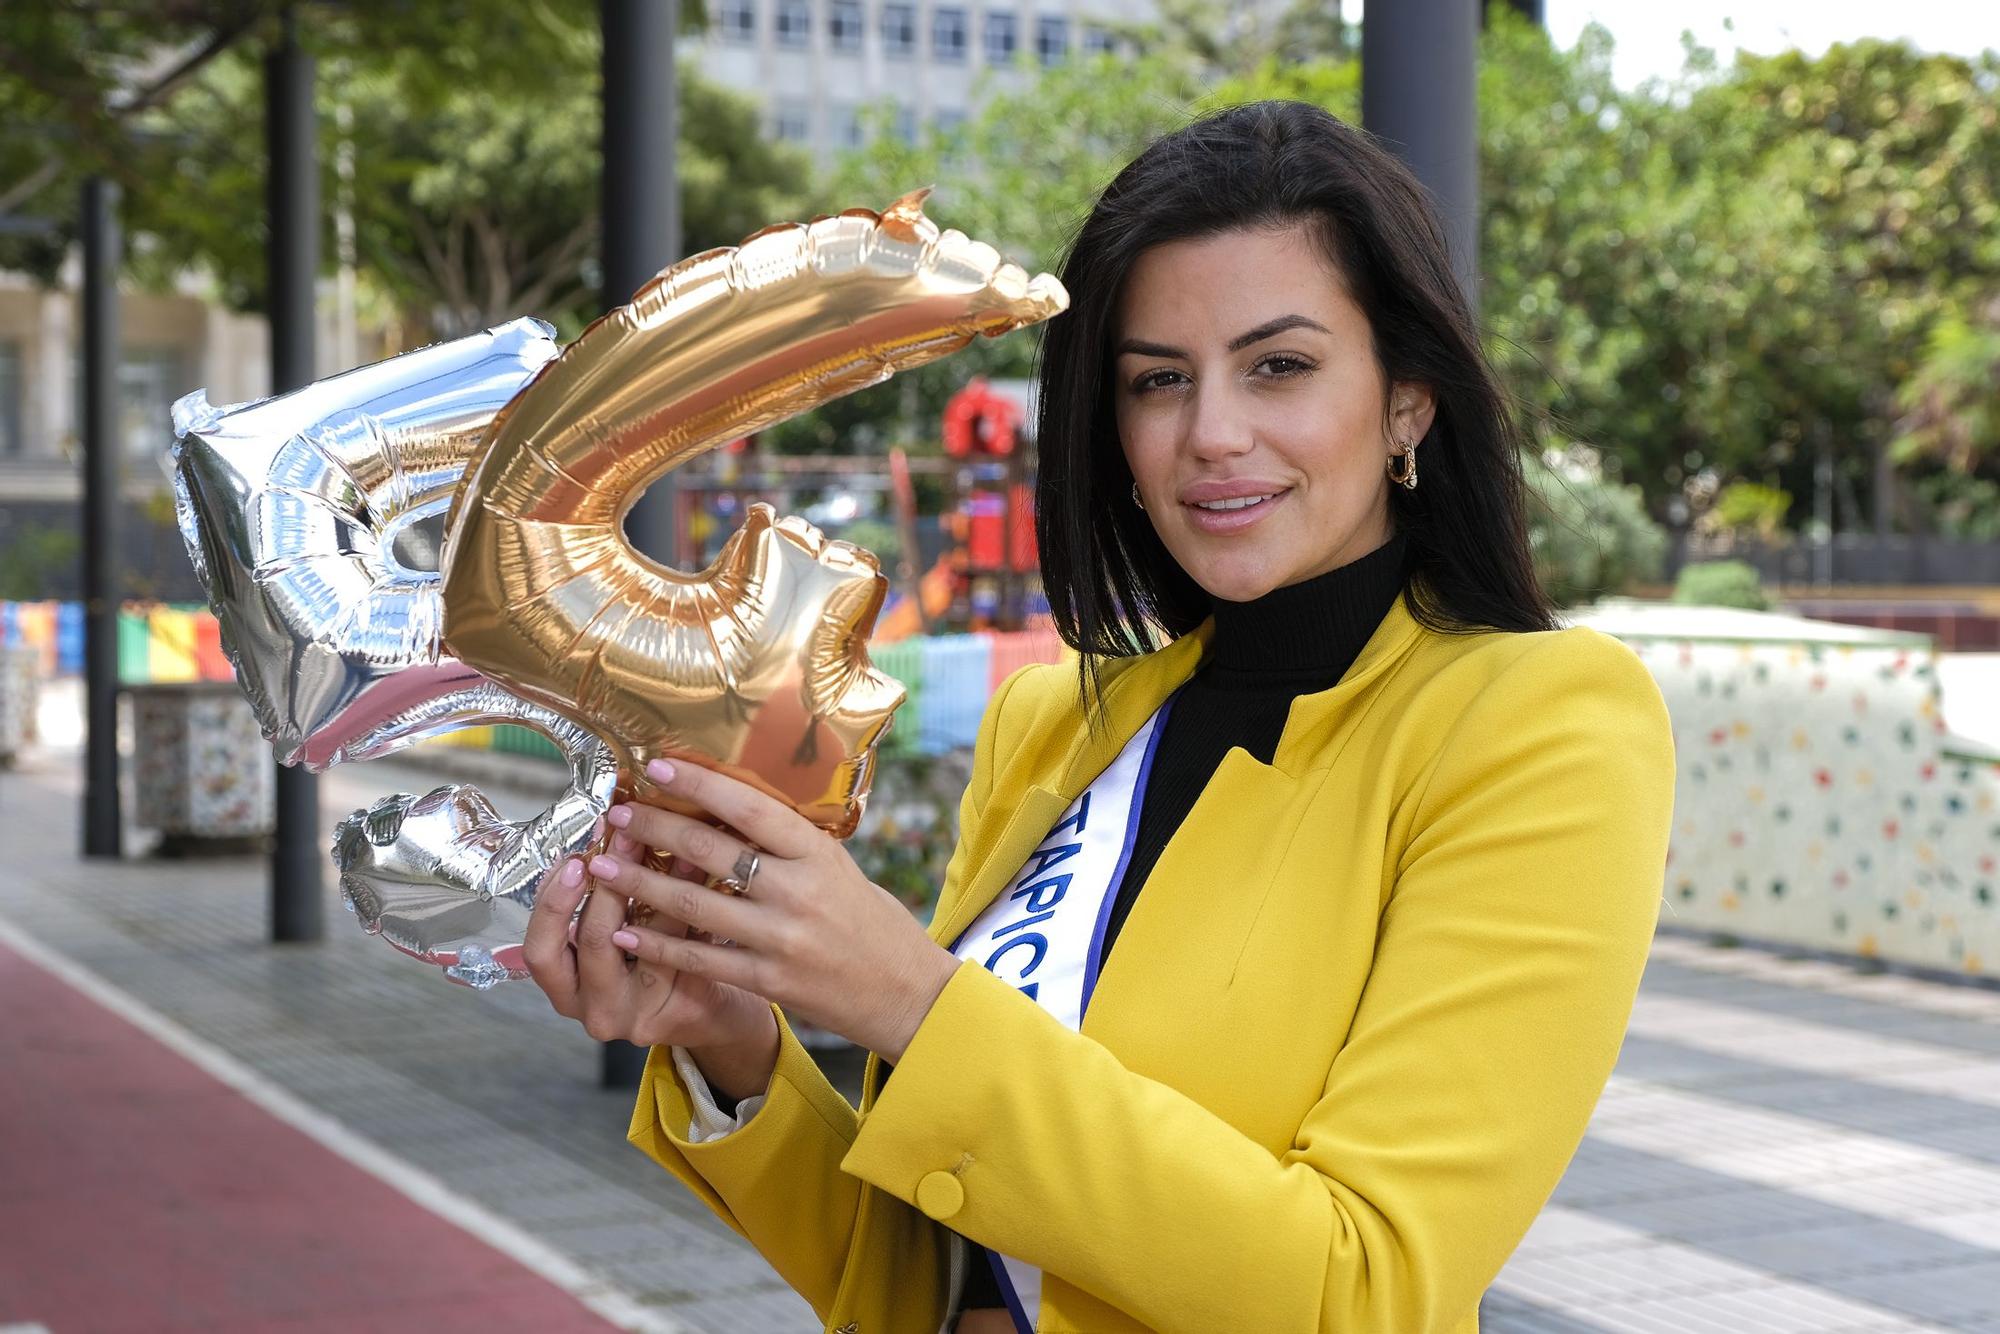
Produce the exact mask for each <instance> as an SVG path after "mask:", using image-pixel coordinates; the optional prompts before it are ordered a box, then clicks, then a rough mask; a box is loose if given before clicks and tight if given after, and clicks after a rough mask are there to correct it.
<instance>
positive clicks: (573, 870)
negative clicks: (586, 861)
mask: <svg viewBox="0 0 2000 1334" xmlns="http://www.w3.org/2000/svg"><path fill="white" fill-rule="evenodd" d="M582 883H583V863H582V862H580V861H578V860H577V859H576V858H574V857H572V858H570V859H569V860H568V861H566V862H564V863H563V868H562V887H563V888H564V889H575V888H576V887H577V886H578V885H580V884H582Z"/></svg>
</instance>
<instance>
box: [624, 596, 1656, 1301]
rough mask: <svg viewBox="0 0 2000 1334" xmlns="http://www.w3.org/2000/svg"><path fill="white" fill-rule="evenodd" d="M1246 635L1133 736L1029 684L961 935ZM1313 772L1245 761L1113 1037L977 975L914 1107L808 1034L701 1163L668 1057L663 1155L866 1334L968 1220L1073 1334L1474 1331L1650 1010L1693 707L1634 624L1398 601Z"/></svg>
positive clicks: (999, 704) (994, 720)
mask: <svg viewBox="0 0 2000 1334" xmlns="http://www.w3.org/2000/svg"><path fill="white" fill-rule="evenodd" d="M1213 634H1214V622H1213V619H1212V618H1211V619H1210V620H1209V621H1208V622H1205V623H1204V624H1203V625H1202V626H1200V627H1199V628H1197V629H1195V630H1193V631H1191V632H1189V633H1188V634H1187V635H1185V636H1183V637H1182V638H1180V639H1178V640H1176V641H1174V642H1173V643H1171V644H1169V645H1168V646H1166V647H1165V648H1162V649H1159V650H1157V651H1155V652H1153V653H1149V654H1145V655H1143V656H1140V657H1135V658H1129V659H1123V660H1120V661H1117V662H1114V663H1111V664H1109V665H1108V669H1107V671H1106V673H1105V692H1106V693H1105V698H1106V704H1107V707H1108V709H1109V713H1110V718H1111V722H1112V724H1113V726H1112V728H1111V730H1110V733H1109V734H1108V735H1101V736H1098V737H1094V738H1093V737H1090V736H1089V735H1087V733H1086V730H1085V728H1084V727H1083V724H1082V715H1081V711H1080V706H1079V702H1078V699H1077V688H1076V677H1075V667H1074V665H1073V664H1065V665H1056V666H1050V665H1041V666H1032V667H1027V668H1024V669H1022V670H1021V671H1018V672H1016V673H1014V674H1013V675H1011V676H1009V677H1008V678H1007V679H1006V681H1004V682H1003V683H1002V684H1001V687H1000V689H999V690H998V691H997V692H995V694H994V696H993V699H992V701H991V702H990V703H989V704H988V706H987V710H986V714H985V717H984V719H983V721H982V722H981V724H980V731H979V736H978V741H977V744H976V747H975V750H974V760H973V773H972V779H971V782H970V784H969V785H968V787H967V789H966V792H965V797H964V801H963V804H962V807H961V820H962V824H961V828H960V838H959V843H958V848H957V850H956V852H955V853H954V854H953V855H952V858H951V862H950V865H949V867H948V868H947V870H946V872H945V883H944V886H943V889H942V893H941V897H940V899H939V902H938V908H937V913H936V917H935V919H934V921H933V923H932V926H931V935H932V937H933V938H934V939H936V940H938V941H940V942H949V941H950V940H952V939H953V938H954V937H955V936H956V935H957V934H958V933H959V932H960V931H962V930H963V929H964V928H965V926H966V925H967V924H969V923H970V922H971V921H972V920H973V918H974V917H976V916H977V915H978V913H979V912H980V910H981V909H982V908H984V907H985V906H986V904H987V902H988V901H989V900H990V899H991V898H992V896H993V895H994V894H995V893H997V892H998V891H999V890H1000V889H1001V888H1002V887H1004V886H1005V884H1006V883H1007V882H1008V881H1009V880H1010V879H1011V878H1012V876H1013V875H1014V873H1015V872H1016V871H1017V870H1019V868H1020V866H1021V863H1022V862H1023V860H1024V859H1025V858H1026V856H1027V854H1028V853H1029V852H1031V851H1032V850H1033V849H1034V848H1035V846H1036V845H1037V844H1038V843H1039V842H1040V841H1041V840H1042V839H1043V837H1044V836H1045V835H1046V834H1047V833H1048V830H1049V828H1050V827H1051V826H1052V825H1053V824H1054V823H1055V821H1056V820H1057V819H1058V818H1059V817H1060V816H1061V814H1062V812H1063V810H1064V808H1065V807H1066V806H1067V805H1068V804H1069V803H1070V801H1071V800H1073V799H1074V798H1075V796H1076V794H1077V793H1079V792H1080V791H1082V789H1083V788H1084V787H1086V786H1088V785H1089V783H1090V781H1091V780H1092V779H1093V778H1095V777H1096V776H1097V774H1098V773H1099V772H1101V771H1102V770H1103V768H1104V767H1105V766H1106V765H1107V764H1109V763H1110V761H1111V759H1112V758H1113V757H1114V756H1115V755H1116V754H1117V753H1118V750H1119V749H1120V748H1121V747H1122V746H1123V745H1124V743H1125V742H1126V740H1128V739H1129V738H1130V737H1131V736H1132V735H1133V734H1134V733H1135V732H1136V731H1137V730H1138V729H1139V727H1140V726H1141V724H1143V723H1144V722H1145V720H1146V718H1147V717H1148V716H1150V715H1151V714H1152V712H1153V711H1154V709H1155V708H1157V707H1158V705H1159V704H1160V702H1161V701H1162V700H1163V699H1165V698H1166V696H1167V695H1168V694H1169V693H1171V692H1172V691H1173V689H1174V688H1175V687H1177V686H1178V685H1180V684H1181V683H1182V682H1183V681H1185V680H1186V679H1187V678H1188V677H1189V676H1190V675H1191V674H1192V673H1193V671H1194V669H1195V667H1196V666H1197V665H1198V663H1199V662H1200V660H1201V659H1202V657H1203V656H1204V655H1205V654H1206V652H1207V646H1208V644H1209V642H1210V640H1211V639H1212V637H1213ZM1273 758H1274V763H1271V764H1268V765H1267V764H1261V763H1259V762H1258V761H1257V760H1255V759H1254V758H1252V757H1251V755H1250V754H1249V753H1248V752H1247V751H1245V750H1243V749H1242V748H1240V747H1239V748H1236V749H1233V750H1230V751H1229V752H1228V753H1227V754H1226V755H1224V757H1223V759H1222V763H1221V765H1220V766H1219V767H1218V768H1217V770H1216V772H1215V776H1214V778H1213V779H1212V780H1211V781H1210V782H1209V784H1208V786H1207V787H1206V788H1205V789H1204V790H1203V791H1202V793H1201V796H1200V798H1199V800H1197V801H1196V803H1195V806H1194V809H1193V810H1192V811H1191V812H1190V813H1189V815H1188V817H1187V820H1186V822H1185V823H1184V824H1183V825H1182V826H1181V827H1180V829H1179V830H1178V831H1176V833H1175V834H1174V836H1173V838H1172V840H1171V841H1170V842H1169V843H1168V844H1167V847H1166V850H1165V851H1164V852H1163V853H1162V855H1161V857H1160V859H1159V862H1158V864H1157V865H1156V867H1155V868H1154V870H1153V872H1152V875H1151V876H1150V878H1149V879H1148V881H1147V883H1146V887H1145V890H1144V892H1143V893H1141V894H1140V896H1139V898H1138V900H1137V903H1136V905H1135V907H1134V908H1133V910H1132V914H1131V917H1130V918H1129V919H1128V920H1127V922H1126V924H1125V927H1124V930H1123V932H1122V934H1121V935H1120V936H1119V937H1118V942H1117V948H1116V949H1114V950H1113V951H1112V953H1111V955H1110V958H1109V959H1108V961H1107V963H1106V966H1105V968H1104V970H1103V973H1102V975H1101V976H1100V978H1099V981H1098V986H1097V990H1096V992H1095V994H1094V996H1093V998H1092V1001H1091V1005H1090V1009H1089V1011H1088V1013H1087V1014H1086V1016H1085V1018H1084V1022H1083V1027H1082V1030H1081V1031H1080V1032H1072V1031H1071V1030H1069V1029H1067V1028H1065V1027H1063V1026H1062V1024H1061V1023H1059V1022H1058V1021H1057V1020H1056V1019H1054V1018H1053V1017H1052V1016H1050V1015H1049V1014H1048V1013H1047V1012H1045V1011H1044V1010H1042V1009H1041V1008H1040V1007H1039V1006H1038V1005H1036V1004H1035V1003H1034V1002H1033V1001H1031V1000H1029V999H1028V998H1027V997H1026V996H1023V995H1022V994H1021V993H1020V992H1019V991H1017V990H1015V988H1014V987H1013V986H1012V985H1010V984H1009V983H1007V982H1004V981H1001V980H1000V979H998V978H995V977H994V976H993V975H992V974H990V973H988V972H986V971H985V970H984V969H982V968H980V967H979V966H978V965H977V964H975V963H970V962H968V963H966V964H963V965H962V966H961V967H960V968H959V970H958V972H957V973H956V974H954V975H953V977H952V979H951V981H950V982H949V983H947V985H946V986H945V989H944V991H943V993H942V994H941V995H939V997H938V999H937V1004H936V1005H935V1006H934V1007H933V1008H932V1010H931V1012H930V1014H929V1015H928V1016H927V1017H926V1018H925V1019H924V1021H923V1023H922V1025H921V1026H920V1027H919V1028H918V1030H917V1033H916V1036H915V1038H914V1039H913V1040H912V1041H911V1043H910V1046H909V1049H908V1051H907V1052H905V1054H904V1057H903V1060H902V1062H901V1063H900V1064H899V1065H898V1066H897V1067H896V1071H895V1078H894V1079H892V1080H889V1081H888V1082H887V1084H886V1086H884V1085H883V1084H882V1081H881V1062H880V1061H879V1059H877V1058H874V1057H871V1058H870V1059H869V1062H868V1067H867V1074H866V1079H865V1090H864V1093H863V1096H862V1100H861V1108H860V1110H859V1111H858V1112H857V1111H856V1110H855V1108H854V1107H853V1106H851V1105H850V1104H849V1103H848V1102H847V1100H846V1099H845V1098H844V1097H842V1096H841V1094H840V1093H838V1092H837V1091H836V1090H835V1089H834V1088H833V1087H832V1086H830V1085H829V1084H828V1083H827V1081H826V1080H825V1079H824V1078H823V1077H822V1076H821V1075H820V1073H819V1070H818V1069H817V1067H815V1066H814V1064H813V1062H812V1060H811V1059H810V1057H809V1056H808V1055H807V1053H806V1052H805V1050H804V1049H803V1048H802V1047H801V1046H800V1045H799V1043H798V1040H797V1038H796V1037H795V1036H794V1035H793V1034H792V1032H791V1031H790V1029H789V1028H788V1027H786V1028H785V1029H784V1033H783V1038H782V1049H781V1051H780V1054H779V1057H778V1065H777V1070H776V1073H775V1074H774V1076H773V1077H772V1080H771V1085H770V1090H769V1094H768V1100H767V1101H766V1102H765V1104H764V1105H763V1107H762V1108H760V1109H759V1110H758V1112H757V1114H756V1115H755V1116H754V1117H753V1118H752V1119H751V1120H750V1122H749V1124H747V1125H746V1126H744V1127H743V1128H742V1129H740V1130H737V1131H736V1132H734V1133H733V1134H730V1135H728V1136H725V1137H723V1138H721V1139H717V1140H712V1141H710V1142H708V1143H705V1144H699V1145H697V1144H692V1143H690V1142H689V1141H688V1140H687V1139H686V1138H685V1136H686V1133H687V1130H688V1127H689V1121H690V1118H691V1115H692V1112H691V1108H690V1105H689V1102H688V1095H687V1092H686V1089H685V1088H684V1087H683V1086H682V1085H681V1083H680V1082H679V1080H678V1078H677V1076H676V1074H675V1071H674V1067H673V1062H672V1060H671V1059H670V1055H669V1052H668V1051H667V1050H666V1049H664V1048H656V1049H655V1050H654V1051H653V1053H652V1058H651V1060H650V1062H649V1064H648V1066H647V1071H646V1079H645V1083H644V1087H643V1089H642V1090H641V1092H640V1095H639V1100H638V1105H637V1107H636V1108H635V1109H634V1111H633V1118H632V1125H631V1131H630V1138H631V1140H632V1142H633V1143H635V1144H636V1145H638V1146H639V1148H641V1149H642V1150H644V1151H645V1153H646V1154H647V1155H649V1156H650V1157H651V1158H653V1159H654V1160H655V1161H656V1162H658V1163H659V1164H660V1165H661V1166H663V1167H665V1168H666V1169H667V1170H668V1171H669V1172H672V1173H673V1174H674V1175H675V1176H677V1177H679V1178H680V1179H681V1180H683V1181H685V1182H686V1183H687V1184H688V1185H689V1187H691V1188H692V1189H693V1190H694V1192H695V1193H696V1194H697V1195H699V1196H700V1197H701V1198H702V1200H703V1201H704V1202H706V1203H707V1204H708V1206H709V1207H710V1208H711V1209H713V1210H714V1211H715V1212H716V1213H717V1214H718V1215H720V1216H721V1217H722V1219H723V1220H724V1221H726V1222H727V1223H728V1224H729V1225H730V1226H731V1227H733V1228H734V1229H735V1230H736V1231H737V1232H739V1233H741V1234H742V1235H743V1236H744V1237H746V1238H747V1239H748V1240H749V1241H750V1242H751V1243H752V1244H753V1245H755V1246H756V1247H757V1249H758V1250H759V1251H761V1252H762V1253H763V1254H764V1256H765V1257H766V1258H768V1259H769V1260H770V1262H771V1264H772V1265H773V1266H774V1267H775V1268H776V1269H777V1271H778V1273H779V1274H780V1275H782V1276H783V1277H784V1279H785V1281H786V1282H788V1283H790V1284H791V1285H792V1286H793V1287H794V1288H796V1289H797V1290H798V1291H799V1292H800V1293H801V1294H803V1295H804V1296H805V1298H806V1299H807V1300H808V1301H809V1302H811V1304H812V1307H813V1309H814V1311H815V1312H817V1313H818V1315H819V1317H820V1318H821V1319H822V1320H823V1321H825V1323H826V1328H827V1329H828V1330H829V1331H846V1332H848V1334H935V1331H937V1330H938V1328H939V1326H940V1324H941V1323H942V1321H943V1319H944V1317H945V1312H946V1302H947V1299H948V1297H949V1292H948V1291H947V1286H948V1282H949V1280H948V1277H947V1275H948V1272H949V1270H948V1263H949V1252H950V1247H949V1246H948V1245H947V1243H948V1241H949V1234H948V1232H947V1230H946V1227H945V1225H946V1224H949V1226H950V1228H951V1229H953V1230H956V1231H957V1232H959V1233H962V1234H963V1235H965V1236H967V1237H970V1238H972V1239H974V1240H976V1241H978V1242H981V1243H983V1244H985V1245H988V1246H992V1247H995V1248H997V1249H999V1250H1001V1251H1003V1252H1006V1253H1007V1254H1010V1255H1013V1256H1015V1257H1017V1258H1019V1259H1021V1260H1025V1261H1027V1262H1029V1263H1031V1264H1035V1265H1039V1266H1040V1267H1041V1268H1042V1270H1043V1272H1044V1278H1043V1288H1042V1306H1041V1318H1040V1322H1039V1324H1038V1326H1037V1328H1038V1329H1039V1330H1042V1331H1049V1332H1051V1334H1053V1332H1054V1331H1090V1334H1113V1332H1114V1331H1130V1330H1141V1329H1151V1330H1186V1331H1199V1332H1200V1334H1221V1332H1224V1331H1255V1332H1256V1334H1277V1332H1280V1331H1314V1330H1316V1331H1338V1334H1428V1332H1431V1331H1436V1332H1437V1334H1473V1331H1476V1330H1477V1328H1478V1316H1477V1308H1478V1303H1479V1298H1480V1295H1481V1293H1482V1292H1484V1290H1485V1289H1486V1287H1487V1285H1488V1284H1489V1283H1490V1282H1491V1281H1492V1280H1493V1278H1494V1276H1495V1275H1497V1274H1498V1273H1499V1271H1500V1268H1501V1266H1502V1264H1503V1263H1504V1262H1505V1261H1506V1259H1507V1257H1508V1255H1509V1254H1510V1253H1511V1252H1512V1251H1513V1250H1514V1248H1515V1246H1517V1245H1518V1244H1519V1243H1520V1240H1521V1238H1522V1236H1523V1235H1524V1234H1525V1233H1526V1232H1527V1230H1528V1226H1529V1224H1530V1223H1531V1222H1533V1220H1534V1218H1535V1215H1536V1214H1537V1213H1538V1212H1539V1211H1540V1209H1541V1207H1542V1205H1543V1204H1544V1203H1545V1202H1546V1201H1547V1199H1548V1197H1549V1195H1550V1193H1551V1192H1552V1191H1553V1190H1554V1189H1555V1185H1556V1182H1557V1180H1558V1178H1560V1177H1561V1176H1562V1173H1563V1171H1564V1169H1565V1168H1566V1167H1567V1166H1568V1164H1569V1161H1570V1158H1571V1156H1572V1155H1573V1154H1574V1153H1575V1151H1576V1147H1577V1145H1578V1143H1579V1142H1580V1141H1581V1139H1582V1137H1583V1133H1584V1128H1585V1125H1586V1123H1587V1122H1588V1121H1589V1119H1590V1114H1591V1109H1592V1107H1593V1106H1594V1105H1595V1103H1596V1102H1597V1099H1598V1097H1599V1095H1600V1094H1601V1093H1602V1092H1603V1090H1604V1086H1605V1082H1606V1081H1607V1080H1608V1079H1609V1077H1610V1074H1611V1069H1612V1066H1613V1065H1614V1063H1615V1061H1616V1058H1617V1055H1618V1049H1619V1045H1620V1043H1621V1042H1622V1041H1623V1038H1624V1033H1625V1026H1626V1023H1627V1021H1628V1020H1629V1018H1630V1016H1631V1008H1632V1002H1633V999H1634V996H1635V995H1636V993H1637V991H1638V986H1639V977H1640V973H1641V972H1642V971H1643V969H1644V967H1645V960H1646V954H1647V950H1648V946H1649V943H1650V941H1651V938H1652V935H1653V928H1654V924H1655V921H1656V914H1657V911H1658V905H1659V902H1660V893H1661V888H1662V882H1663V879H1664V871H1665V864H1666V850H1667V836H1668V832H1669V826H1670V824H1671V821H1672V806H1673V790H1674V754H1673V737H1672V732H1671V730H1670V729H1669V725H1668V721H1667V712H1666V707H1665V705H1664V703H1663V702H1662V700H1661V698H1660V693H1659V690H1658V689H1657V688H1656V687H1655V685H1654V684H1653V679H1652V677H1651V676H1650V675H1648V673H1647V671H1646V668H1645V667H1644V665H1642V664H1641V663H1640V661H1639V660H1638V658H1637V657H1636V656H1635V655H1634V654H1633V653H1632V652H1631V651H1630V650H1629V649H1627V648H1626V647H1625V646H1624V645H1623V644H1621V643H1619V642H1618V641H1617V640H1615V639H1612V638H1610V637H1608V636H1606V635H1604V634H1602V633H1600V632H1599V631H1596V630H1593V629H1589V628H1587V627H1580V626H1579V627H1572V628H1568V629H1563V630H1556V631H1547V632H1540V633H1533V634H1514V633H1498V632H1490V633H1477V634H1467V635H1445V634H1439V633H1435V632H1433V631H1430V630H1427V629H1425V628H1424V627H1423V626H1421V625H1419V624H1418V622H1417V621H1416V620H1415V619H1413V618H1412V617H1411V615H1410V613H1409V609H1408V606H1407V604H1406V603H1405V601H1404V600H1403V599H1402V598H1398V599H1397V601H1396V603H1395V605H1394V606H1393V607H1392V608H1391V609H1390V611H1389V613H1388V614H1387V616H1385V617H1384V619H1383V621H1382V623H1381V624H1380V626H1378V627H1377V629H1376V630H1375V632H1374V633H1373V635H1372V636H1371V637H1370V639H1369V640H1368V642H1367V644H1366V645H1365V646H1364V647H1363V649H1362V651H1361V653H1360V655H1359V657H1358V658H1357V659H1356V660H1355V662H1354V664H1353V665H1352V667H1350V668H1349V670H1348V673H1347V675H1346V677H1345V679H1343V680H1342V681H1341V682H1340V683H1339V684H1338V685H1336V686H1334V687H1333V688H1332V689H1330V690H1324V691H1321V692H1319V693H1317V694H1311V695H1304V696H1301V697H1299V698H1298V699H1297V700H1296V701H1295V702H1294V703H1293V704H1292V706H1291V712H1290V714H1289V716H1288V719H1287V721H1286V725H1285V729H1284V732H1283V735H1282V737H1281V738H1280V740H1279V742H1278V747H1277V751H1276V753H1275V755H1274V757H1273ZM781 1019H782V1016H781ZM781 1027H783V1025H782V1023H781Z"/></svg>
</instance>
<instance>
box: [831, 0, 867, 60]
mask: <svg viewBox="0 0 2000 1334" xmlns="http://www.w3.org/2000/svg"><path fill="white" fill-rule="evenodd" d="M866 26H867V24H866V20H864V19H863V18H862V16H861V0H833V11H832V14H831V15H830V16H829V18H828V19H827V32H828V33H830V34H831V35H832V37H833V49H834V50H836V51H859V50H860V49H861V34H862V33H863V32H864V31H865V30H866Z"/></svg>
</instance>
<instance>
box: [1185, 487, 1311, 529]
mask: <svg viewBox="0 0 2000 1334" xmlns="http://www.w3.org/2000/svg"><path fill="white" fill-rule="evenodd" d="M1291 494H1292V492H1291V489H1290V488H1289V487H1287V488H1286V489H1285V490H1283V491H1280V492H1279V493H1278V494H1277V495H1275V496H1272V497H1271V498H1270V499H1268V500H1260V501H1258V502H1257V503H1256V504H1254V505H1245V506H1244V507H1243V508H1241V509H1233V510H1205V509H1203V508H1202V507H1201V506H1199V505H1187V506H1184V508H1185V509H1186V510H1187V512H1188V514H1189V515H1190V516H1192V517H1191V518H1190V519H1189V522H1190V523H1192V524H1193V525H1194V526H1195V527H1196V528H1198V529H1200V530H1201V531H1202V532H1204V533H1240V532H1242V531H1243V530H1244V529H1245V528H1248V527H1249V526H1250V525H1251V524H1253V523H1256V522H1257V521H1258V520H1259V519H1261V518H1263V517H1264V516H1265V515H1266V514H1269V513H1270V512H1271V511H1272V510H1274V509H1276V508H1277V507H1278V506H1280V505H1282V504H1284V503H1285V500H1286V498H1287V497H1289V496H1290V495H1291Z"/></svg>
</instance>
